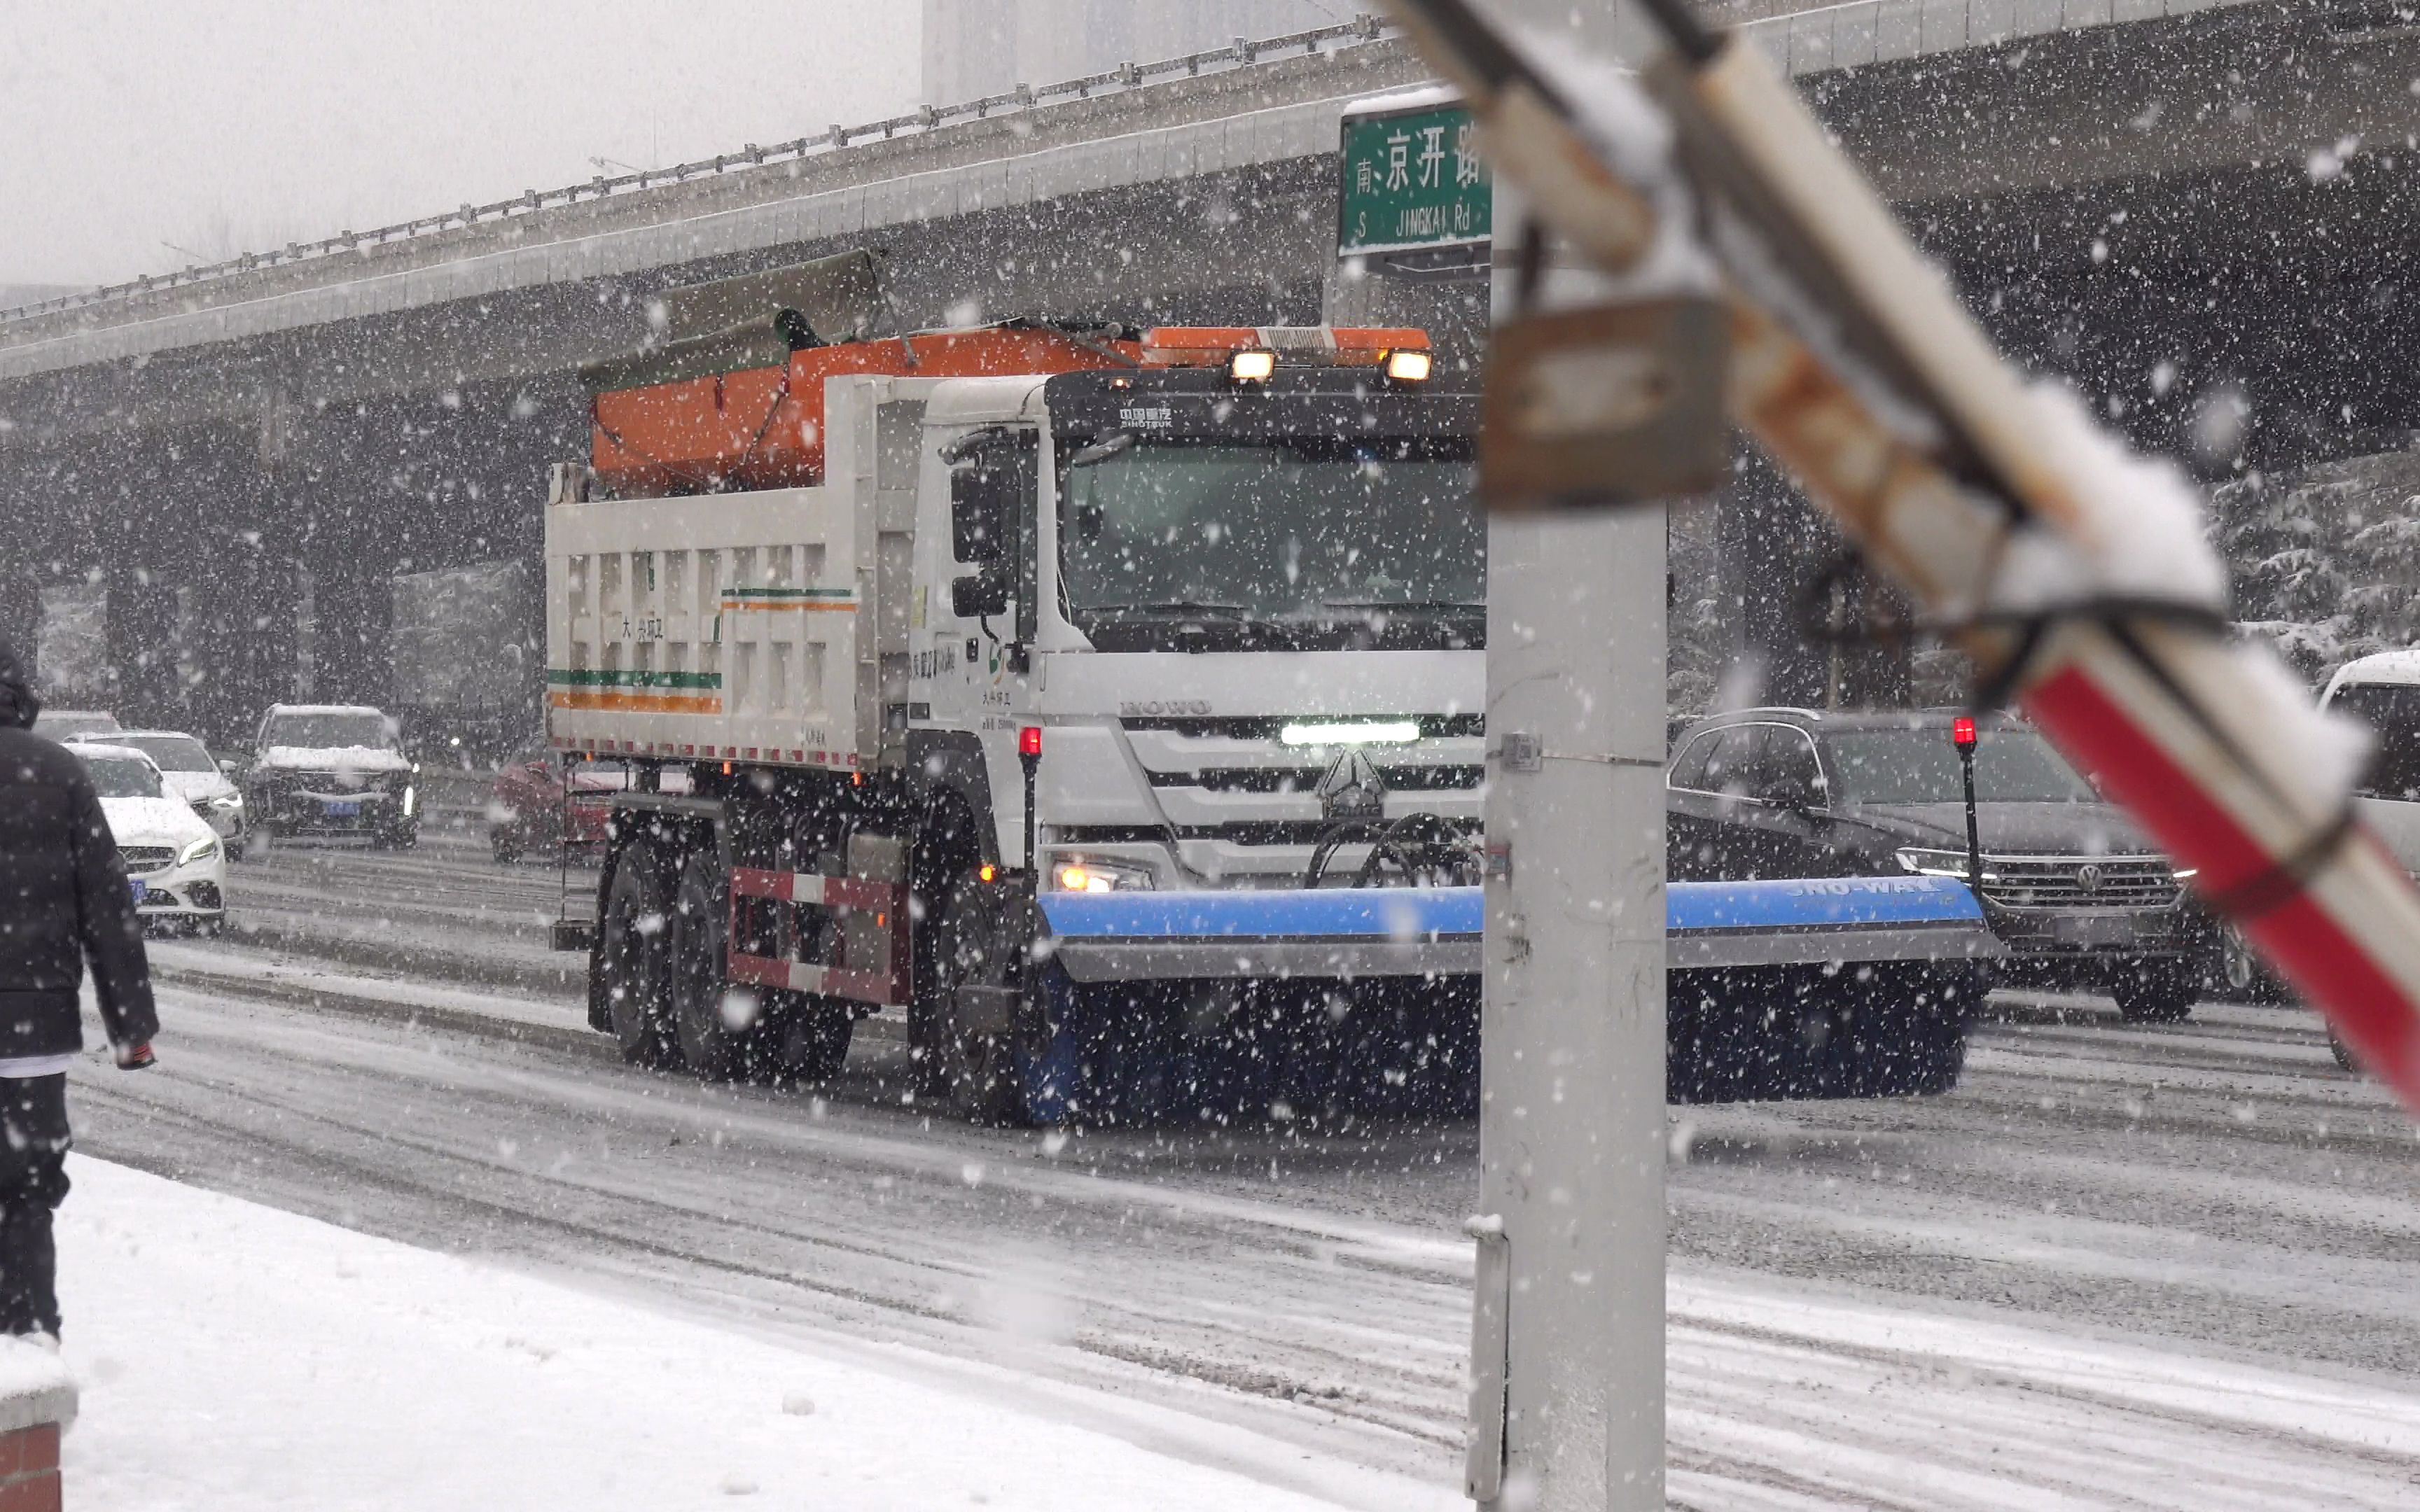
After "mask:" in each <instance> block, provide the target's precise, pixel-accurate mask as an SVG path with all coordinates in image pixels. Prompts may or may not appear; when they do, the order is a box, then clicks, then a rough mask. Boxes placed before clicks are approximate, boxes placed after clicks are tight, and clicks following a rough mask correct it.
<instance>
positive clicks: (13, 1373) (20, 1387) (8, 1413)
mask: <svg viewBox="0 0 2420 1512" xmlns="http://www.w3.org/2000/svg"><path fill="white" fill-rule="evenodd" d="M75 1415H76V1383H75V1377H74V1376H73V1375H72V1374H70V1371H69V1370H68V1366H67V1362H66V1361H64V1360H62V1359H60V1358H59V1357H58V1356H57V1355H55V1354H53V1353H52V1352H51V1351H50V1350H45V1349H42V1348H40V1347H39V1346H38V1345H33V1344H28V1343H26V1342H25V1341H24V1340H23V1339H13V1338H0V1433H14V1432H16V1431H17V1430H18V1429H20V1428H30V1427H40V1426H41V1425H43V1424H45V1423H55V1424H57V1425H58V1426H59V1427H67V1426H68V1425H69V1424H70V1423H73V1422H74V1421H75Z"/></svg>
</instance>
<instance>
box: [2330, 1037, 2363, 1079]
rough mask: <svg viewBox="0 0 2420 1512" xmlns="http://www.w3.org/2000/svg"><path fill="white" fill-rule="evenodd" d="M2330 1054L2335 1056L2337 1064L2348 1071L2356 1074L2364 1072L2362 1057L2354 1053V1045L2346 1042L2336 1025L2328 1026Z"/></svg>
mask: <svg viewBox="0 0 2420 1512" xmlns="http://www.w3.org/2000/svg"><path fill="white" fill-rule="evenodd" d="M2328 1054H2330V1055H2332V1056H2334V1057H2336V1064H2337V1065H2338V1066H2341V1067H2343V1068H2344V1069H2345V1070H2346V1071H2349V1072H2352V1073H2353V1074H2354V1075H2356V1076H2358V1075H2361V1074H2362V1069H2361V1061H2360V1059H2359V1058H2358V1057H2355V1056H2354V1055H2353V1053H2352V1046H2350V1045H2349V1044H2347V1043H2345V1042H2344V1036H2343V1035H2340V1034H2338V1033H2337V1032H2336V1031H2335V1026H2334V1025H2330V1026H2328Z"/></svg>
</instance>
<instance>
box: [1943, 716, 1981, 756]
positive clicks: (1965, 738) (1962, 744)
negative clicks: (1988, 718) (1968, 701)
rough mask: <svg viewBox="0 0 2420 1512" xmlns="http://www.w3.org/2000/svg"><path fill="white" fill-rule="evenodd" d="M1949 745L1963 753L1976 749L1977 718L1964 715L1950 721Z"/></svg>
mask: <svg viewBox="0 0 2420 1512" xmlns="http://www.w3.org/2000/svg"><path fill="white" fill-rule="evenodd" d="M1949 743H1950V744H1951V745H1953V746H1955V747H1957V748H1959V749H1960V750H1962V751H1968V750H1973V749H1974V748H1975V717H1974V716H1973V715H1971V714H1962V715H1960V716H1959V717H1957V718H1955V719H1952V720H1950V721H1949Z"/></svg>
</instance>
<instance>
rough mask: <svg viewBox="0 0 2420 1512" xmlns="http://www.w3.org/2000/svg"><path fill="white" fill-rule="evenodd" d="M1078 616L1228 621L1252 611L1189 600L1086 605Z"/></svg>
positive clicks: (1233, 606)
mask: <svg viewBox="0 0 2420 1512" xmlns="http://www.w3.org/2000/svg"><path fill="white" fill-rule="evenodd" d="M1076 612H1078V614H1198V615H1202V616H1204V617H1209V616H1214V615H1215V616H1217V617H1218V618H1220V619H1228V620H1248V619H1250V618H1251V617H1252V611H1251V610H1250V609H1246V608H1245V607H1244V606H1243V605H1241V604H1197V603H1194V602H1192V601H1191V600H1189V599H1171V600H1169V601H1168V602H1166V603H1160V604H1086V605H1083V606H1082V607H1081V608H1079V609H1077V611H1076Z"/></svg>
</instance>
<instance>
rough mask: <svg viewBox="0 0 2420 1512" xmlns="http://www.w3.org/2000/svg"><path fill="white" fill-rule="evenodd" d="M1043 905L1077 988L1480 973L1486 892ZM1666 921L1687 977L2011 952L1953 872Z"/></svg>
mask: <svg viewBox="0 0 2420 1512" xmlns="http://www.w3.org/2000/svg"><path fill="white" fill-rule="evenodd" d="M1041 901H1042V913H1043V917H1044V918H1045V919H1047V921H1048V923H1049V926H1050V933H1051V937H1052V940H1051V943H1052V949H1053V952H1054V955H1055V958H1056V960H1057V961H1058V963H1059V965H1060V967H1061V968H1062V969H1063V970H1064V971H1065V972H1066V973H1067V975H1068V977H1070V978H1071V979H1073V980H1077V981H1135V980H1165V979H1170V978H1180V977H1226V978H1235V977H1345V978H1359V977H1441V976H1464V975H1475V974H1476V973H1477V972H1478V971H1479V968H1480V938H1481V928H1482V924H1483V920H1484V916H1485V908H1484V904H1483V903H1482V901H1481V889H1479V888H1477V887H1332V888H1320V889H1317V890H1313V891H1304V890H1301V889H1271V890H1251V889H1235V890H1227V891H1217V892H1126V893H1117V892H1111V893H1073V892H1062V893H1045V894H1043V895H1042V900H1041ZM1665 928H1666V931H1667V935H1666V938H1667V941H1668V946H1667V952H1668V962H1669V964H1670V965H1671V966H1672V967H1673V968H1674V969H1679V970H1686V969H1692V968H1701V967H1725V966H1746V965H1788V964H1823V963H1827V962H1834V961H1841V962H1847V961H1911V960H1915V961H1932V960H1944V959H1949V960H1978V959H1983V958H1987V957H1991V956H1996V955H1998V954H1999V953H2000V948H1999V945H1998V943H1997V942H1996V941H1995V940H1993V937H1992V934H1991V932H1990V931H1989V930H1988V929H1987V928H1986V927H1985V925H1984V923H1983V915H1982V910H1981V909H1980V908H1978V906H1977V905H1976V903H1975V898H1974V895H1973V894H1972V893H1970V892H1969V891H1967V889H1966V887H1965V885H1964V884H1962V883H1961V882H1958V881H1956V880H1954V879H1951V878H1947V877H1842V878H1820V879H1812V880H1791V881H1778V882H1676V883H1672V884H1670V885H1669V886H1668V887H1666V889H1665Z"/></svg>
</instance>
